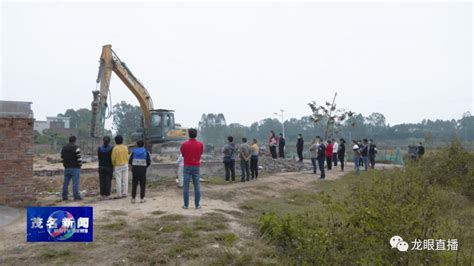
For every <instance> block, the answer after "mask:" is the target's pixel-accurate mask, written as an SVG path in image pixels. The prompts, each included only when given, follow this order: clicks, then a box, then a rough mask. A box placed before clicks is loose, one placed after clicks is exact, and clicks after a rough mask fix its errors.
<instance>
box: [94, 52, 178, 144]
mask: <svg viewBox="0 0 474 266" xmlns="http://www.w3.org/2000/svg"><path fill="white" fill-rule="evenodd" d="M99 62H100V66H99V74H98V76H97V80H96V82H97V84H100V89H99V90H95V91H93V92H92V93H93V96H94V99H93V102H92V120H91V132H90V135H91V137H101V136H103V133H104V132H103V130H104V124H105V119H106V116H107V115H106V111H107V108H112V106H108V105H107V98H108V95H109V93H110V91H109V90H110V79H111V77H112V72H113V73H115V74H116V75H117V76H118V77H119V78H120V80H121V81H122V82H123V83H124V84H125V85H126V86H127V88H128V89H129V90H130V91H131V92H132V93H133V94H134V95H135V97H136V98H137V99H138V102H139V103H140V108H141V109H142V112H143V130H142V131H141V132H138V133H137V137H136V139H143V140H145V142H146V143H147V144H150V145H151V144H154V143H163V142H168V141H179V140H183V139H185V138H186V129H181V128H176V127H175V123H174V115H173V111H172V110H166V109H158V110H155V109H154V107H153V101H152V99H151V97H150V94H149V93H148V91H147V90H146V88H145V86H143V84H142V83H141V82H140V81H139V80H138V79H137V78H136V77H135V75H133V73H132V71H131V70H130V69H129V68H128V67H127V65H126V64H125V62H123V61H122V60H120V58H119V57H118V56H117V54H115V52H114V51H113V50H112V45H110V44H107V45H104V46H102V53H101V55H100V61H99ZM132 139H133V135H132Z"/></svg>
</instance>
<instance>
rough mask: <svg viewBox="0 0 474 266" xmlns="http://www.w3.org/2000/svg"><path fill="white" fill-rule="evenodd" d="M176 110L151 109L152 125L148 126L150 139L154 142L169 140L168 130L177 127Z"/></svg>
mask: <svg viewBox="0 0 474 266" xmlns="http://www.w3.org/2000/svg"><path fill="white" fill-rule="evenodd" d="M173 112H174V111H173V110H166V109H158V110H151V111H150V126H149V127H148V139H149V140H150V141H151V142H152V143H162V142H165V141H168V139H167V137H169V136H168V134H167V133H168V132H170V131H171V130H173V129H175V124H174V113H173Z"/></svg>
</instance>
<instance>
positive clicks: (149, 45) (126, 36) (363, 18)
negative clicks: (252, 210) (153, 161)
mask: <svg viewBox="0 0 474 266" xmlns="http://www.w3.org/2000/svg"><path fill="white" fill-rule="evenodd" d="M471 5H472V4H471V3H470V2H464V3H449V2H446V3H439V2H438V3H426V2H425V3H418V4H412V3H406V2H403V3H387V2H385V3H374V2H366V3H324V2H313V3H278V4H276V3H269V2H262V3H244V2H241V3H229V2H226V3H216V2H214V3H197V2H193V3H166V2H158V3H150V2H146V3H138V2H116V3H114V2H107V3H91V2H85V3H66V2H59V3H53V2H43V3H27V2H17V3H15V2H4V3H3V5H2V13H1V16H2V19H1V22H2V26H1V30H2V32H1V38H2V39H1V44H2V48H1V51H2V57H1V73H2V76H1V90H0V99H1V100H16V101H31V102H33V111H34V114H35V118H36V119H38V120H44V119H45V117H46V116H51V115H56V114H58V113H61V112H64V111H65V110H66V109H68V108H74V109H77V108H82V107H88V108H89V107H90V103H91V100H92V93H91V91H92V90H93V89H95V86H96V84H95V80H96V77H97V70H98V59H99V56H100V52H101V47H102V45H104V44H112V48H113V49H114V51H115V52H116V53H117V54H118V56H119V57H120V58H121V59H122V60H123V61H124V62H126V63H127V65H128V66H129V68H130V69H131V70H132V71H133V73H134V74H135V75H136V76H137V77H138V78H139V79H140V80H141V81H142V83H143V84H144V85H145V86H146V88H147V89H148V91H149V92H150V94H151V96H152V97H153V100H154V103H155V108H169V109H174V110H175V111H176V114H175V115H176V121H177V122H180V123H181V124H183V125H184V126H187V127H189V126H196V125H197V123H198V121H199V119H200V117H201V115H202V113H211V112H212V113H219V112H222V113H224V115H225V116H226V119H227V122H228V123H229V122H237V123H241V124H244V125H249V124H250V123H251V122H254V121H258V120H261V119H263V118H266V117H276V116H275V115H273V113H274V112H276V111H279V110H280V109H284V110H285V116H286V117H298V118H299V117H301V116H304V115H309V114H310V109H309V107H308V106H307V103H308V102H309V101H312V100H315V101H316V102H321V103H323V102H324V101H327V100H328V101H329V100H331V99H332V96H333V94H334V92H336V91H337V92H338V98H337V103H338V105H339V106H340V107H344V108H348V109H351V110H353V111H355V112H360V113H362V114H363V115H369V114H370V113H372V112H380V113H383V114H384V115H385V116H386V118H387V121H388V122H389V123H391V124H398V123H403V122H420V121H421V120H422V119H424V118H427V119H451V118H456V119H458V118H460V117H461V116H462V114H463V113H464V112H466V111H470V112H473V101H474V100H473V87H472V76H473V74H472V73H473V72H472V6H471ZM110 87H111V92H112V101H113V103H114V104H115V103H117V102H119V101H121V100H125V101H127V102H129V103H132V104H137V105H138V101H137V100H136V99H135V98H134V96H133V95H132V93H131V92H130V91H129V90H128V89H127V87H125V85H124V84H122V83H121V81H120V80H119V79H118V77H116V76H112V82H111V86H110Z"/></svg>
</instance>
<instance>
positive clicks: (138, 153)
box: [128, 140, 151, 203]
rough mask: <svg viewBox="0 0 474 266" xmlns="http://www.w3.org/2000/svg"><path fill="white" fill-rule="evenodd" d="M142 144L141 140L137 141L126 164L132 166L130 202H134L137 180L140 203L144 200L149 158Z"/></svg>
mask: <svg viewBox="0 0 474 266" xmlns="http://www.w3.org/2000/svg"><path fill="white" fill-rule="evenodd" d="M144 146H145V143H144V142H143V141H141V140H139V141H137V147H136V148H135V149H133V151H132V154H130V158H129V160H128V164H130V165H131V166H132V203H135V196H136V195H137V185H138V182H140V203H144V202H145V187H146V169H147V167H148V166H150V164H151V159H150V153H148V152H147V151H146V149H145V148H144Z"/></svg>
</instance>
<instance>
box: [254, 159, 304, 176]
mask: <svg viewBox="0 0 474 266" xmlns="http://www.w3.org/2000/svg"><path fill="white" fill-rule="evenodd" d="M258 164H259V166H260V168H261V169H263V170H264V171H266V172H297V171H307V170H310V169H311V165H310V164H309V163H305V162H298V161H296V160H294V159H286V158H285V159H283V158H278V159H272V158H271V157H268V156H260V157H259V162H258Z"/></svg>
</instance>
